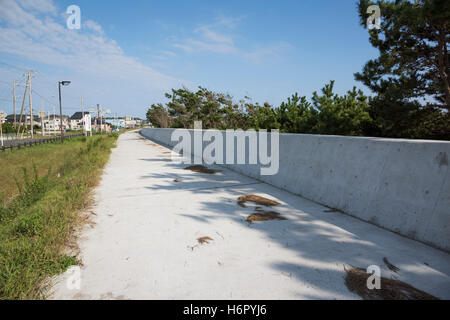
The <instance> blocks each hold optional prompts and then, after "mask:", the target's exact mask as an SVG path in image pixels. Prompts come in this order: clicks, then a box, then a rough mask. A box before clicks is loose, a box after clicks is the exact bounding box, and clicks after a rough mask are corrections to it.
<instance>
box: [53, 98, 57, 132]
mask: <svg viewBox="0 0 450 320" xmlns="http://www.w3.org/2000/svg"><path fill="white" fill-rule="evenodd" d="M55 134H56V111H55V105H53V135H55Z"/></svg>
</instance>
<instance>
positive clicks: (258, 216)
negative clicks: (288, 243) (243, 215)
mask: <svg viewBox="0 0 450 320" xmlns="http://www.w3.org/2000/svg"><path fill="white" fill-rule="evenodd" d="M245 220H247V222H250V223H254V222H259V221H271V220H287V219H286V218H285V217H283V216H281V214H279V213H278V212H275V211H258V212H255V213H253V214H251V215H249V216H248V217H247V219H245Z"/></svg>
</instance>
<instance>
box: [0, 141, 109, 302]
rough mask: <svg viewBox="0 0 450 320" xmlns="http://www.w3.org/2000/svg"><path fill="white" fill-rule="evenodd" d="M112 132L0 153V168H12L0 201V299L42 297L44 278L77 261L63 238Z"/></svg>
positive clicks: (84, 198)
mask: <svg viewBox="0 0 450 320" xmlns="http://www.w3.org/2000/svg"><path fill="white" fill-rule="evenodd" d="M117 137H118V135H117V134H110V135H102V136H95V137H89V138H85V137H80V138H74V139H72V140H70V141H66V142H65V143H64V144H62V145H61V144H54V145H42V146H36V147H33V148H29V149H24V150H18V151H15V152H14V153H11V154H8V155H3V156H2V155H0V158H2V159H0V160H1V162H2V166H1V167H0V168H1V171H3V170H6V171H8V172H12V173H13V175H14V176H15V179H14V180H15V183H14V186H15V190H16V192H15V196H12V195H13V194H14V192H12V191H11V190H10V189H12V188H11V186H8V188H5V187H4V188H3V189H4V190H9V191H8V192H9V193H8V194H10V198H8V200H10V201H8V202H7V201H6V200H3V201H2V202H3V205H1V204H0V206H1V207H0V299H8V300H9V299H42V298H44V295H45V289H46V280H47V279H48V278H49V277H51V276H53V275H56V274H58V273H61V272H63V271H65V270H66V269H67V268H68V267H69V266H71V265H74V264H77V263H78V261H77V257H76V256H70V255H67V254H66V253H65V251H66V252H67V250H66V248H67V243H68V241H69V239H70V238H71V236H72V234H73V231H74V228H75V227H76V226H77V224H79V223H80V219H79V214H80V212H81V210H82V209H84V208H86V207H87V206H88V205H89V201H90V190H91V189H92V187H94V186H95V185H96V184H97V182H98V180H99V177H100V175H101V172H102V168H103V167H104V165H105V164H106V162H107V160H108V158H109V154H110V151H111V148H113V147H114V146H115V142H116V139H117ZM3 157H6V158H7V159H6V161H5V159H3ZM42 157H45V159H42ZM20 159H23V161H24V162H22V163H17V162H14V161H18V160H20ZM24 163H27V164H29V163H31V169H30V168H29V166H30V165H28V166H23V164H24ZM50 164H51V165H50ZM5 165H6V166H5ZM20 166H22V167H23V168H20ZM45 167H47V168H46V172H45V173H44V172H43V171H44V168H45ZM19 173H20V175H19ZM19 177H20V178H19ZM10 180H11V179H10ZM1 181H2V182H1V183H2V184H3V183H4V181H3V180H1ZM10 183H11V182H10ZM6 202H7V204H6V205H5V203H6Z"/></svg>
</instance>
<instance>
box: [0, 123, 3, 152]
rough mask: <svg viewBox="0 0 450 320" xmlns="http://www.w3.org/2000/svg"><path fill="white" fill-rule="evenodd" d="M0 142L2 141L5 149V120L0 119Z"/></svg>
mask: <svg viewBox="0 0 450 320" xmlns="http://www.w3.org/2000/svg"><path fill="white" fill-rule="evenodd" d="M0 140H1V141H2V147H3V119H2V117H0Z"/></svg>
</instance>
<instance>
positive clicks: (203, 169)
mask: <svg viewBox="0 0 450 320" xmlns="http://www.w3.org/2000/svg"><path fill="white" fill-rule="evenodd" d="M184 170H191V171H192V172H197V173H207V174H214V173H216V172H218V171H217V170H213V169H209V168H207V167H205V166H201V165H197V166H190V167H187V168H185V169H184Z"/></svg>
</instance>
